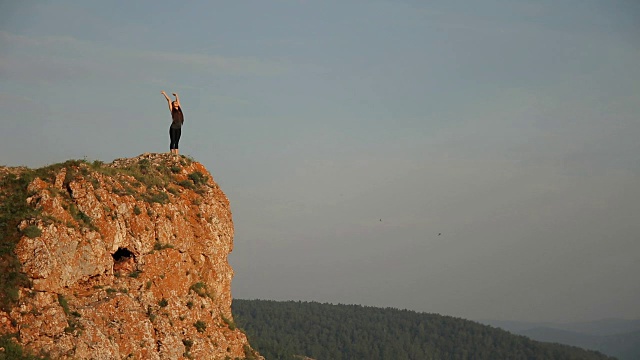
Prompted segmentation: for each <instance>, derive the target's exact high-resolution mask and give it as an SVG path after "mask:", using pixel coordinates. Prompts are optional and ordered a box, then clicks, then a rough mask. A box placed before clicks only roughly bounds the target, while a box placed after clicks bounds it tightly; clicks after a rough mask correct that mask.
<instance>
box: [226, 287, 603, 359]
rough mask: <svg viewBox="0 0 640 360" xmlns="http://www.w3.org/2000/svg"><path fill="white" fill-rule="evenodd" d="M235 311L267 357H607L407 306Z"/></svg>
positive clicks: (283, 306)
mask: <svg viewBox="0 0 640 360" xmlns="http://www.w3.org/2000/svg"><path fill="white" fill-rule="evenodd" d="M232 310H233V314H234V317H235V319H236V322H237V324H238V326H240V327H241V328H243V329H244V330H245V332H246V334H247V336H248V337H249V339H250V341H251V343H252V345H253V346H255V348H256V349H257V350H258V351H259V352H260V353H261V354H262V355H263V356H265V358H266V359H269V360H277V359H287V360H289V359H294V358H296V357H295V356H308V357H311V358H313V359H319V360H325V359H331V360H340V359H344V360H347V359H350V360H353V359H368V360H375V359H394V360H402V359H474V360H475V359H536V360H545V359H558V360H560V359H563V360H567V359H575V360H591V359H593V360H595V359H612V358H610V357H607V356H605V355H602V354H600V353H597V352H594V351H587V350H583V349H579V348H576V347H571V346H566V345H558V344H547V343H540V342H537V341H533V340H530V339H528V338H526V337H524V336H517V335H513V334H511V333H509V332H507V331H504V330H501V329H496V328H493V327H490V326H486V325H481V324H479V323H476V322H472V321H468V320H463V319H458V318H453V317H448V316H441V315H435V314H425V313H417V312H413V311H408V310H398V309H391V308H386V309H382V308H374V307H363V306H359V305H331V304H320V303H314V302H294V301H287V302H277V301H266V300H238V299H235V300H233V304H232ZM297 358H299V357H297Z"/></svg>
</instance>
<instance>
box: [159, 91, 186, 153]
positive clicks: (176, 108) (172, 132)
mask: <svg viewBox="0 0 640 360" xmlns="http://www.w3.org/2000/svg"><path fill="white" fill-rule="evenodd" d="M160 93H161V94H162V95H164V98H165V99H167V103H169V111H171V119H172V122H171V126H170V127H169V139H170V140H171V143H170V144H169V150H171V153H172V154H176V155H178V141H180V135H181V133H182V124H183V123H184V115H183V114H182V108H181V107H180V99H178V94H176V93H173V96H175V97H176V100H175V101H171V99H169V97H168V96H167V93H165V92H164V90H163V91H161V92H160Z"/></svg>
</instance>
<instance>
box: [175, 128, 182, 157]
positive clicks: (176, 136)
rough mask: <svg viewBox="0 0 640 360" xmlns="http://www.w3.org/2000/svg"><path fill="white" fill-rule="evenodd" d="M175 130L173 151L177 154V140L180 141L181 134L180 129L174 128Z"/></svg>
mask: <svg viewBox="0 0 640 360" xmlns="http://www.w3.org/2000/svg"><path fill="white" fill-rule="evenodd" d="M174 130H175V147H174V149H175V152H176V155H177V154H178V152H179V151H178V141H180V135H182V129H174Z"/></svg>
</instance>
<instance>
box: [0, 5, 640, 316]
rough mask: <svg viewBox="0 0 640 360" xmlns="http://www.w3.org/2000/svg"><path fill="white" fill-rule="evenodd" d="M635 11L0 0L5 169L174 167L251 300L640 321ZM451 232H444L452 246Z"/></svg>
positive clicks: (239, 288) (639, 94) (639, 17)
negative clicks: (222, 211) (140, 159)
mask: <svg viewBox="0 0 640 360" xmlns="http://www.w3.org/2000/svg"><path fill="white" fill-rule="evenodd" d="M638 39H640V3H638V2H636V1H631V0H628V1H625V0H612V1H595V0H567V1H562V2H557V1H550V0H544V1H524V0H521V1H506V0H501V1H498V0H495V1H483V2H477V1H471V0H467V1H430V2H428V3H427V2H422V1H415V0H398V1H380V0H374V1H340V2H339V1H334V0H329V1H313V0H308V1H305V0H273V1H257V0H249V1H242V2H240V1H233V2H231V1H194V2H189V3H176V2H169V1H164V0H163V1H156V2H124V1H121V2H84V1H68V0H61V1H55V2H53V1H21V2H9V1H5V2H1V3H0V107H1V109H2V112H1V113H0V119H1V120H0V123H1V126H2V132H1V135H0V137H1V139H2V140H1V141H0V164H2V165H8V166H18V165H27V166H30V167H39V166H42V165H46V164H50V163H56V162H61V161H65V160H67V159H72V158H75V159H77V158H87V159H90V160H93V159H100V160H103V161H111V160H113V159H114V158H120V157H132V156H136V155H138V154H140V153H144V152H165V151H168V142H169V139H168V127H169V123H170V115H169V113H168V111H167V107H166V102H165V100H164V99H163V98H162V96H161V95H160V91H161V90H165V91H166V92H167V93H169V94H170V93H172V92H178V93H179V94H180V98H181V102H182V105H183V109H184V114H185V125H184V128H183V133H182V138H181V141H180V148H181V153H182V154H186V155H190V156H192V157H194V158H195V159H196V160H198V161H200V162H202V163H203V164H204V165H205V166H206V167H207V168H208V169H209V170H210V171H211V172H212V174H213V176H214V178H215V180H216V181H217V182H218V183H219V184H220V186H221V187H222V189H223V190H224V192H225V193H226V194H227V196H228V197H229V199H230V201H231V206H232V211H233V214H234V222H235V229H236V236H235V249H234V253H233V254H232V255H231V257H230V261H231V265H232V266H233V268H234V270H235V278H234V280H233V295H234V297H236V298H249V299H252V298H261V299H275V300H307V301H320V302H331V303H355V304H363V305H372V306H382V307H395V308H408V309H412V310H416V311H424V312H434V313H440V314H444V315H451V316H456V317H463V318H469V319H496V320H535V321H585V320H593V319H600V318H608V317H619V318H640V308H638V304H640V282H638V281H637V280H636V277H637V274H639V273H640V191H638V189H639V186H638V185H640V162H639V160H640V157H639V154H640V142H639V141H638V139H639V138H640V121H639V114H640V67H639V66H638V64H640V42H639V41H638ZM438 234H441V235H440V236H438Z"/></svg>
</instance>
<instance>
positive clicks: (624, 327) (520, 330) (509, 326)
mask: <svg viewBox="0 0 640 360" xmlns="http://www.w3.org/2000/svg"><path fill="white" fill-rule="evenodd" d="M481 322H482V323H484V324H487V325H491V326H495V327H498V328H501V329H504V330H507V331H510V332H512V333H514V334H518V335H523V336H527V337H529V338H531V339H533V340H537V341H543V342H552V343H559V344H566V345H572V346H578V347H581V348H584V349H591V350H596V351H600V352H602V353H604V354H607V355H610V356H615V357H617V358H618V359H620V360H637V359H640V320H625V319H603V320H597V321H589V322H576V323H566V324H561V323H549V322H546V323H534V322H518V321H492V320H483V321H481Z"/></svg>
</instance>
